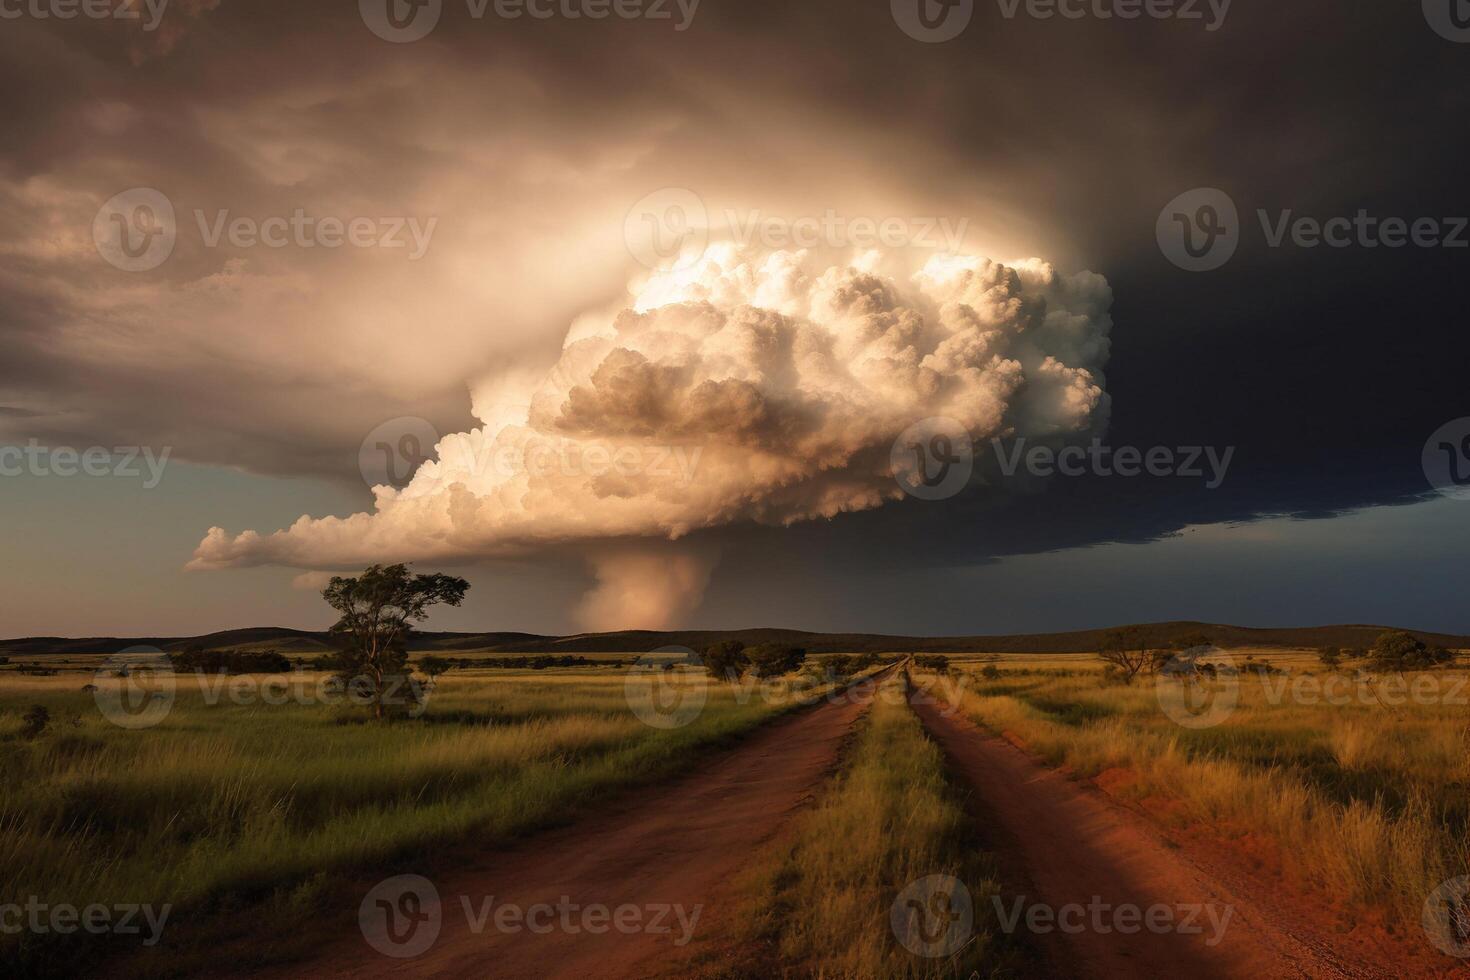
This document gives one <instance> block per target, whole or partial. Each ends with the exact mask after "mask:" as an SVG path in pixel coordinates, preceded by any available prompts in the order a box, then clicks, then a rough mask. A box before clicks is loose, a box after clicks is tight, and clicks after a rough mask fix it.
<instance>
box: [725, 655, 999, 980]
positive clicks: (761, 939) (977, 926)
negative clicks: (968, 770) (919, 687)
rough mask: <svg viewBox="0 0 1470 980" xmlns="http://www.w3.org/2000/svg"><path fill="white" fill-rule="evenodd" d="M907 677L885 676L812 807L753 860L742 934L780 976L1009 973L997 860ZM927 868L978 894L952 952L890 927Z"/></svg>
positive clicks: (927, 872)
mask: <svg viewBox="0 0 1470 980" xmlns="http://www.w3.org/2000/svg"><path fill="white" fill-rule="evenodd" d="M905 684H906V681H905V679H904V678H903V677H902V676H898V677H894V678H893V679H891V680H890V681H888V682H887V683H885V684H884V685H883V687H882V688H881V689H880V691H879V693H878V696H877V698H876V699H875V702H874V704H873V707H872V709H871V710H870V711H869V712H868V714H867V715H866V716H865V718H864V720H863V721H862V722H861V723H860V728H859V729H858V732H857V734H856V736H855V739H854V740H853V742H852V743H851V744H850V745H849V746H848V749H847V752H846V757H845V760H844V763H843V765H842V767H841V769H840V771H839V772H838V773H837V774H836V776H835V777H834V778H833V780H832V782H831V784H830V785H829V786H828V787H827V788H826V789H825V790H824V792H823V793H822V795H821V797H820V798H819V799H818V801H817V802H816V805H815V806H814V807H813V808H812V809H810V810H808V811H805V812H804V813H802V814H801V815H799V816H798V817H797V818H796V820H795V821H794V825H793V827H792V828H791V832H790V833H789V834H786V835H783V836H782V837H781V838H779V839H778V840H777V841H776V842H775V843H774V844H773V845H772V846H771V847H770V849H769V850H768V851H767V852H766V853H764V854H761V855H758V856H757V857H756V858H755V860H754V863H753V868H752V870H751V871H750V872H748V874H747V877H746V879H745V880H744V881H743V882H742V893H743V903H744V904H743V910H742V912H741V925H740V930H739V931H740V933H741V935H740V936H739V939H740V940H741V941H742V942H743V943H744V944H745V945H746V947H747V948H751V947H754V948H762V947H764V948H766V949H768V950H770V952H771V954H772V957H773V959H774V960H775V964H774V965H773V967H772V969H773V970H777V971H780V972H781V973H783V974H784V975H792V976H803V977H807V976H811V977H843V978H896V977H904V978H909V977H913V978H921V977H922V978H928V977H949V976H959V977H969V976H971V975H972V974H974V973H976V972H978V974H979V975H980V976H985V977H988V976H999V975H1008V974H1005V973H1004V967H1005V966H1006V964H1007V963H1008V962H1009V959H1010V957H1011V954H1009V953H1008V952H1006V951H1005V950H1003V949H1002V948H1001V947H1000V946H999V945H998V944H997V940H996V936H998V935H999V930H998V929H997V928H996V927H995V925H994V922H993V906H992V904H991V896H993V895H995V894H996V893H997V892H998V890H999V885H998V882H997V881H996V876H995V869H994V867H993V865H992V862H991V860H990V858H989V857H988V855H986V854H984V853H982V852H981V851H979V850H978V849H977V848H976V847H975V845H974V841H973V837H972V831H971V826H972V825H971V822H970V819H969V818H968V817H967V816H966V814H965V811H964V809H963V806H962V804H961V803H960V801H959V797H958V796H957V794H956V791H955V790H954V788H953V787H952V786H951V785H950V784H949V782H948V781H947V777H946V774H945V769H944V757H943V754H942V753H941V751H940V750H939V748H938V746H936V745H935V744H934V743H933V742H932V741H930V740H929V739H928V738H927V737H926V736H925V734H924V732H923V729H922V728H921V727H920V725H919V721H918V719H917V717H915V715H914V713H913V711H912V710H911V709H910V708H909V706H908V704H907V701H906V699H905V697H904V691H905ZM929 875H950V876H952V877H955V878H958V879H959V880H960V881H962V882H964V883H965V885H966V886H967V887H968V889H969V891H970V894H971V896H972V899H973V904H974V911H975V923H974V933H973V937H972V939H971V941H970V942H969V943H968V945H966V946H965V947H964V948H963V949H961V950H960V951H959V952H958V953H956V954H954V955H953V956H952V957H950V958H938V959H927V958H925V957H922V956H918V955H915V954H914V953H911V952H910V951H908V950H907V949H905V948H904V947H903V946H902V945H900V943H899V942H898V940H897V939H896V938H895V936H894V934H893V931H892V928H891V925H890V910H891V908H892V906H893V903H894V901H895V899H896V898H898V896H899V894H900V892H902V891H903V889H904V888H905V887H906V886H907V885H908V884H909V883H910V882H914V881H917V880H919V879H921V878H925V877H927V876H929Z"/></svg>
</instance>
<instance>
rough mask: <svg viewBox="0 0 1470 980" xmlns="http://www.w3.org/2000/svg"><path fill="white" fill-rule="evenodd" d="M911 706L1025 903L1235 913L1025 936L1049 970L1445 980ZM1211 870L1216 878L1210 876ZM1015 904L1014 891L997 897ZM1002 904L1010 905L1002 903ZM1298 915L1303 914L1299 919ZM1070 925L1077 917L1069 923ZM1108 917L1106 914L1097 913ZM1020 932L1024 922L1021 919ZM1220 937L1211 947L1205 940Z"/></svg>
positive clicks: (1104, 976) (997, 741) (1194, 977)
mask: <svg viewBox="0 0 1470 980" xmlns="http://www.w3.org/2000/svg"><path fill="white" fill-rule="evenodd" d="M914 709H915V710H916V711H917V712H918V714H919V718H920V720H921V721H922V722H923V724H924V727H925V728H926V729H927V730H928V731H929V733H930V735H931V736H932V737H933V738H934V739H935V740H936V741H937V742H938V743H939V745H940V746H941V747H942V748H943V749H944V752H945V754H946V756H947V757H948V759H949V762H950V766H951V768H952V770H953V771H954V773H955V775H956V776H957V777H958V778H959V779H960V780H962V781H963V782H964V783H965V784H966V785H967V787H968V788H969V790H970V791H971V794H972V800H971V809H972V812H973V813H974V814H975V816H976V819H977V820H978V821H979V827H978V828H977V832H978V835H979V836H980V837H981V838H982V839H983V840H984V841H985V844H986V846H988V847H990V848H992V849H993V850H994V851H995V852H996V855H997V858H998V860H999V862H1000V866H1001V869H1002V872H1003V877H1005V878H1009V879H1010V880H1011V882H1013V883H1015V885H1014V886H1019V887H1024V888H1026V889H1028V890H1029V894H1028V895H1027V898H1028V904H1029V903H1033V902H1041V903H1045V904H1046V905H1048V906H1051V907H1060V906H1062V905H1067V904H1070V903H1077V904H1080V905H1083V906H1087V905H1088V904H1089V903H1091V902H1092V901H1093V900H1094V897H1095V896H1096V897H1098V898H1101V900H1102V901H1103V902H1106V903H1108V904H1109V905H1110V906H1114V907H1116V906H1118V905H1123V904H1128V905H1133V906H1137V907H1139V908H1143V909H1147V908H1149V907H1150V906H1154V905H1164V906H1168V907H1171V908H1174V909H1179V908H1181V907H1183V906H1190V905H1211V904H1212V905H1214V906H1215V907H1216V910H1217V917H1223V914H1224V913H1223V909H1224V907H1225V906H1229V907H1231V908H1232V909H1233V912H1232V913H1231V916H1230V918H1229V920H1228V925H1226V927H1225V928H1224V929H1223V932H1222V931H1221V930H1217V929H1215V928H1212V926H1211V922H1210V920H1209V919H1208V918H1205V917H1203V916H1202V917H1201V919H1200V921H1201V923H1202V925H1203V933H1202V934H1197V935H1196V934H1190V935H1184V934H1181V933H1180V932H1179V931H1178V930H1174V931H1169V932H1165V933H1161V934H1160V933H1151V932H1149V931H1148V930H1146V929H1140V930H1139V931H1138V932H1136V933H1133V934H1131V935H1127V934H1122V933H1120V932H1118V931H1116V930H1114V931H1111V932H1109V933H1107V934H1103V933H1101V932H1099V931H1097V930H1095V929H1091V928H1088V929H1085V930H1083V931H1078V932H1075V933H1067V934H1064V933H1062V932H1061V931H1058V930H1054V929H1053V930H1051V931H1047V932H1046V933H1045V934H1038V935H1035V936H1034V937H1033V939H1034V946H1035V947H1036V949H1037V950H1038V952H1039V953H1040V954H1041V956H1042V957H1043V958H1044V959H1045V961H1046V963H1047V965H1048V968H1049V970H1050V975H1052V976H1057V977H1075V978H1079V980H1080V978H1100V980H1112V978H1135V977H1137V978H1143V977H1149V978H1152V977H1159V978H1165V977H1167V978H1178V977H1186V978H1189V980H1212V978H1241V980H1246V978H1249V980H1257V978H1284V977H1294V978H1302V977H1307V978H1314V980H1316V978H1340V977H1353V978H1360V977H1361V978H1367V977H1375V978H1376V977H1405V976H1451V975H1463V974H1452V973H1451V972H1449V970H1448V969H1446V971H1445V972H1443V973H1440V972H1431V973H1422V972H1419V971H1418V970H1415V969H1409V968H1408V966H1407V964H1405V963H1403V962H1401V961H1389V962H1383V963H1374V962H1369V961H1368V958H1367V957H1365V956H1363V955H1362V953H1361V951H1360V950H1356V949H1352V948H1350V947H1348V946H1346V945H1345V944H1343V943H1341V942H1340V941H1337V940H1335V939H1334V938H1333V937H1331V936H1329V935H1327V934H1324V933H1323V932H1320V931H1317V930H1315V929H1313V928H1312V927H1311V926H1309V925H1308V924H1307V923H1306V922H1305V921H1304V920H1305V917H1304V916H1291V915H1287V914H1284V913H1285V910H1283V909H1281V908H1278V907H1275V903H1273V902H1271V901H1270V900H1269V897H1268V896H1266V895H1262V894H1259V893H1258V892H1257V891H1256V890H1255V889H1254V888H1253V887H1252V884H1251V882H1249V881H1248V880H1247V879H1246V877H1245V876H1236V875H1233V874H1225V873H1220V872H1221V871H1222V869H1221V868H1216V867H1214V866H1213V862H1212V868H1211V871H1206V870H1204V868H1202V867H1201V866H1200V865H1199V864H1197V863H1196V862H1195V861H1194V860H1192V859H1191V858H1190V857H1188V856H1186V855H1185V854H1183V853H1181V852H1180V851H1179V850H1177V849H1175V848H1174V846H1173V845H1172V844H1171V843H1170V842H1168V841H1166V840H1165V839H1164V838H1163V837H1162V836H1161V835H1160V834H1159V833H1158V832H1157V831H1156V830H1155V829H1154V828H1153V827H1152V826H1151V824H1150V822H1149V821H1148V820H1147V819H1146V818H1145V817H1142V816H1140V815H1139V814H1136V813H1134V812H1133V811H1131V810H1128V809H1126V808H1124V807H1122V806H1119V805H1118V804H1116V803H1113V802H1112V801H1110V800H1108V799H1107V798H1106V797H1104V796H1103V795H1102V794H1101V793H1099V792H1096V791H1093V790H1089V789H1086V788H1084V787H1082V786H1079V785H1078V784H1077V783H1075V782H1073V781H1071V780H1069V779H1068V778H1067V777H1066V776H1065V775H1063V774H1061V773H1059V772H1057V771H1055V770H1051V769H1047V768H1045V767H1044V766H1042V765H1041V764H1039V763H1038V762H1036V761H1035V760H1033V759H1032V758H1031V757H1030V756H1028V755H1027V754H1025V753H1024V752H1022V751H1021V750H1020V749H1018V748H1016V747H1015V746H1014V745H1012V744H1011V743H1009V742H1007V741H1005V740H1004V739H1001V738H997V737H995V736H992V735H990V734H988V733H986V732H985V731H983V730H981V729H980V728H979V727H977V726H976V725H975V724H973V723H972V722H970V721H969V720H968V719H966V718H964V717H962V716H960V714H959V713H958V712H950V711H948V710H947V709H944V708H943V706H941V705H939V704H936V703H935V702H933V701H932V700H930V699H927V698H915V699H914ZM1211 872H1215V873H1211ZM1005 897H1006V898H1007V899H1009V900H1010V901H1014V898H1015V896H1014V895H1009V894H1008V895H1007V896H1005ZM1006 907H1007V908H1008V909H1010V908H1012V906H1010V905H1007V906H1006ZM1299 920H1300V921H1299ZM1074 921H1075V919H1074ZM1104 921H1107V920H1104ZM1019 930H1020V931H1021V932H1022V934H1025V932H1026V925H1025V923H1024V922H1022V923H1021V924H1020V926H1019ZM1212 936H1217V937H1221V938H1219V939H1218V942H1217V943H1216V944H1215V945H1209V944H1208V943H1207V942H1206V940H1208V939H1209V938H1211V937H1212Z"/></svg>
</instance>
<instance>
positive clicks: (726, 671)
mask: <svg viewBox="0 0 1470 980" xmlns="http://www.w3.org/2000/svg"><path fill="white" fill-rule="evenodd" d="M749 668H750V658H749V657H747V656H746V654H745V644H744V643H741V642H740V641H739V640H722V641H721V642H719V643H716V644H714V645H713V646H711V647H709V648H708V649H706V650H705V651H704V669H705V670H707V671H709V675H710V676H711V677H714V678H716V679H718V680H722V681H729V682H730V683H732V684H733V683H735V681H737V680H739V679H740V678H741V676H743V675H744V674H745V672H746V670H748V669H749Z"/></svg>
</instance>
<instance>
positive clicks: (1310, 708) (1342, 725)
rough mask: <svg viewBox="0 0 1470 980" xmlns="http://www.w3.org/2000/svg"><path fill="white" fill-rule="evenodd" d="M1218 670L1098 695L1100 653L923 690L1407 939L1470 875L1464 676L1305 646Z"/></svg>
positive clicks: (1016, 659) (959, 677)
mask: <svg viewBox="0 0 1470 980" xmlns="http://www.w3.org/2000/svg"><path fill="white" fill-rule="evenodd" d="M1209 659H1214V660H1217V661H1221V662H1224V661H1225V660H1226V659H1227V657H1226V656H1225V655H1221V656H1216V657H1214V658H1209ZM1228 659H1229V660H1230V661H1233V663H1234V664H1235V666H1236V669H1238V670H1240V671H1241V672H1240V673H1238V674H1235V675H1231V676H1220V677H1217V678H1216V679H1214V680H1208V679H1206V680H1200V681H1198V682H1191V681H1183V680H1177V679H1163V680H1158V679H1155V678H1151V677H1140V678H1138V679H1137V680H1136V681H1135V682H1134V683H1133V684H1132V685H1130V686H1122V685H1117V684H1108V683H1105V682H1104V679H1103V677H1102V664H1101V663H1100V662H1099V661H1098V660H1097V658H1096V657H1093V656H1088V655H1068V656H1050V657H1039V656H1033V655H1004V654H1002V655H995V656H982V657H973V658H956V660H955V661H954V664H953V667H952V672H953V674H952V676H951V677H950V678H939V677H936V676H935V675H932V674H931V675H926V676H921V678H920V680H921V682H922V683H924V684H925V685H926V686H929V687H930V688H932V689H933V690H935V691H936V692H937V693H939V694H940V695H941V696H944V697H947V698H949V699H950V700H957V702H958V703H959V705H960V706H961V707H962V708H963V709H964V710H965V711H966V712H967V713H968V714H969V716H970V717H972V718H973V719H974V720H975V721H977V722H979V723H980V724H982V725H984V726H985V727H987V728H989V729H990V730H992V731H994V732H996V733H1000V734H1005V735H1006V736H1007V737H1009V738H1011V739H1012V740H1013V741H1017V742H1019V743H1021V744H1023V745H1024V746H1025V748H1026V749H1028V750H1029V751H1031V752H1032V753H1035V754H1037V755H1039V756H1041V757H1042V758H1043V759H1044V760H1045V761H1047V762H1048V763H1050V764H1051V765H1054V766H1063V765H1065V766H1068V767H1070V768H1071V769H1073V770H1075V771H1077V772H1079V773H1081V774H1083V775H1087V776H1093V777H1098V778H1099V781H1100V782H1101V783H1103V784H1104V785H1105V786H1107V787H1108V788H1110V790H1111V791H1114V792H1117V793H1118V794H1119V795H1122V796H1124V797H1125V798H1130V799H1133V800H1137V801H1148V802H1150V803H1152V804H1154V805H1152V806H1150V807H1149V808H1150V809H1151V810H1153V811H1154V812H1155V813H1156V814H1157V815H1159V816H1160V817H1162V818H1163V819H1165V820H1167V821H1170V822H1172V823H1175V824H1177V825H1193V826H1201V827H1208V828H1210V829H1211V830H1212V831H1213V832H1217V833H1220V834H1223V835H1225V836H1226V837H1227V838H1233V839H1245V838H1248V837H1249V838H1252V839H1253V840H1257V841H1265V842H1267V843H1268V844H1269V850H1270V852H1271V853H1270V858H1271V861H1272V862H1279V863H1280V865H1281V866H1282V868H1283V870H1284V872H1285V873H1286V874H1287V875H1289V876H1291V877H1292V878H1293V879H1294V880H1296V881H1299V882H1300V883H1302V884H1303V885H1304V886H1306V887H1308V888H1311V889H1316V890H1317V891H1318V892H1319V893H1320V894H1321V895H1322V896H1323V898H1324V905H1331V906H1332V907H1334V908H1337V909H1339V910H1340V911H1344V912H1346V913H1347V915H1348V917H1349V918H1351V917H1353V916H1354V915H1356V914H1361V913H1363V912H1369V913H1370V914H1373V915H1374V916H1375V917H1376V919H1377V920H1378V921H1386V922H1388V923H1390V924H1396V925H1401V926H1404V927H1407V928H1409V929H1410V930H1414V931H1417V923H1418V921H1419V917H1420V914H1421V910H1422V906H1423V902H1424V899H1425V897H1426V895H1427V894H1428V893H1429V892H1430V891H1432V890H1433V889H1434V888H1436V887H1437V886H1438V885H1439V884H1440V883H1441V882H1443V881H1445V880H1446V879H1449V878H1453V877H1455V876H1457V875H1461V874H1464V873H1465V870H1466V868H1467V867H1470V838H1467V827H1470V706H1467V698H1470V684H1467V680H1470V673H1467V672H1466V671H1465V670H1463V669H1437V670H1434V671H1428V672H1423V673H1419V674H1409V675H1406V676H1399V675H1374V674H1370V673H1367V672H1360V671H1359V670H1358V669H1357V668H1356V667H1354V665H1352V664H1348V665H1347V666H1345V667H1344V668H1343V669H1341V670H1336V671H1333V670H1328V669H1327V668H1325V667H1323V666H1322V665H1321V664H1320V663H1318V661H1317V659H1316V656H1315V654H1313V653H1311V652H1309V651H1279V650H1255V651H1252V650H1232V651H1230V652H1229V654H1228ZM1256 663H1266V664H1269V665H1270V666H1271V668H1272V669H1273V670H1275V671H1280V673H1269V674H1265V675H1264V676H1263V675H1259V674H1257V673H1255V672H1254V671H1252V670H1250V669H1248V668H1249V666H1250V665H1252V664H1256ZM958 692H963V693H958ZM1166 704H1167V705H1170V706H1171V707H1173V708H1174V709H1175V711H1176V713H1178V709H1179V708H1180V707H1183V708H1184V709H1185V711H1184V713H1183V714H1180V715H1179V717H1182V718H1183V719H1184V721H1183V722H1182V723H1181V722H1180V721H1179V720H1176V717H1175V716H1174V715H1171V713H1170V712H1169V711H1166V710H1164V706H1165V705H1166Z"/></svg>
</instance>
